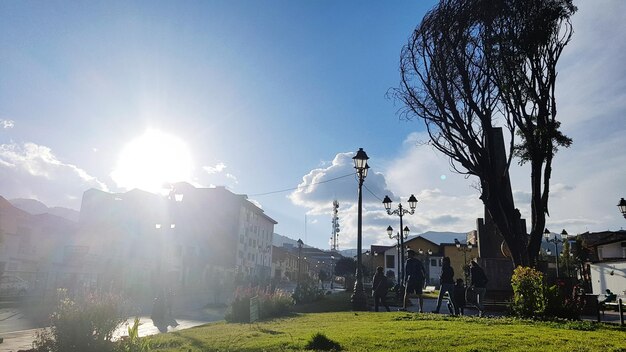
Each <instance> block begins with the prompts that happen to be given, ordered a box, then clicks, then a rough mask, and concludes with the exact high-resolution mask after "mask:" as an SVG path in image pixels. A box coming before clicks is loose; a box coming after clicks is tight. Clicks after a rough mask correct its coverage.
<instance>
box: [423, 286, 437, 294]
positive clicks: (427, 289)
mask: <svg viewBox="0 0 626 352" xmlns="http://www.w3.org/2000/svg"><path fill="white" fill-rule="evenodd" d="M422 292H423V293H433V292H435V286H426V287H425V288H424V290H422Z"/></svg>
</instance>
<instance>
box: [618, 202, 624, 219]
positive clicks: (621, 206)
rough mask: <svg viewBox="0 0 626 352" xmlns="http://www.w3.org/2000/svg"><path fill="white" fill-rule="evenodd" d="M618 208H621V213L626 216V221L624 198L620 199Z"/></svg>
mask: <svg viewBox="0 0 626 352" xmlns="http://www.w3.org/2000/svg"><path fill="white" fill-rule="evenodd" d="M617 206H618V207H619V211H620V212H621V213H622V215H624V219H626V200H624V198H622V199H620V200H619V203H617Z"/></svg>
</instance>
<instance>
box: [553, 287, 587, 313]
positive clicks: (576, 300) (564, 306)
mask: <svg viewBox="0 0 626 352" xmlns="http://www.w3.org/2000/svg"><path fill="white" fill-rule="evenodd" d="M545 296H546V310H545V316H546V317H548V318H551V317H556V318H564V319H579V318H580V313H581V312H582V310H583V308H584V306H585V294H584V290H583V289H582V287H581V286H578V285H576V286H574V288H573V290H572V292H571V294H568V292H567V291H566V288H565V287H563V286H557V285H554V286H551V287H548V288H547V289H546V293H545Z"/></svg>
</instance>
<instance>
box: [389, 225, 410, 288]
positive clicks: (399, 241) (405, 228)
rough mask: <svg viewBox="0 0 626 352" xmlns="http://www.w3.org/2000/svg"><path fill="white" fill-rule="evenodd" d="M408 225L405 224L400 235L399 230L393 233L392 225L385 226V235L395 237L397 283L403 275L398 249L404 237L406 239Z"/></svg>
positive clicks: (399, 249)
mask: <svg viewBox="0 0 626 352" xmlns="http://www.w3.org/2000/svg"><path fill="white" fill-rule="evenodd" d="M409 232H410V230H409V227H408V226H405V227H404V230H402V235H400V232H397V233H396V234H395V235H394V234H393V227H391V226H388V227H387V235H388V236H389V238H391V239H394V238H395V239H396V242H397V245H396V249H397V250H398V256H397V258H398V283H401V282H402V281H401V280H402V279H403V277H402V263H404V262H401V261H400V251H402V249H401V248H400V243H404V239H406V238H407V237H409Z"/></svg>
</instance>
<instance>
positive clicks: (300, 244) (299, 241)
mask: <svg viewBox="0 0 626 352" xmlns="http://www.w3.org/2000/svg"><path fill="white" fill-rule="evenodd" d="M302 245H304V242H302V240H301V239H299V238H298V277H297V278H296V290H297V289H299V288H300V266H301V265H300V262H301V261H302V259H301V257H302Z"/></svg>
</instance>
